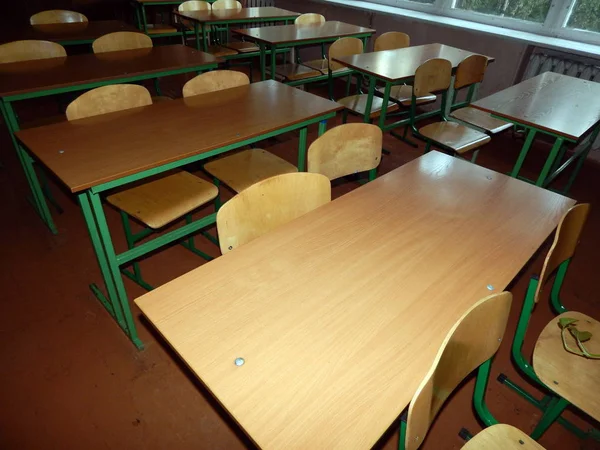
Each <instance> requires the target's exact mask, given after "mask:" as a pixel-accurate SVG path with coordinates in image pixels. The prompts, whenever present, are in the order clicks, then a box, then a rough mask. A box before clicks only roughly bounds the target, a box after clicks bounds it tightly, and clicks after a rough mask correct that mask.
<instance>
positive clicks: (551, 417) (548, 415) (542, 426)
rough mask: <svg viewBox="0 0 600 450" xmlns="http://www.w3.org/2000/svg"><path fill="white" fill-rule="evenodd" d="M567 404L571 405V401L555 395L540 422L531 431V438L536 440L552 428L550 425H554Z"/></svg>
mask: <svg viewBox="0 0 600 450" xmlns="http://www.w3.org/2000/svg"><path fill="white" fill-rule="evenodd" d="M567 406H569V402H568V401H566V400H565V399H564V398H561V397H554V398H553V399H552V400H551V401H550V404H549V405H548V408H547V409H546V411H545V412H544V415H543V416H542V418H541V419H540V422H539V423H538V424H537V426H536V427H535V429H534V430H533V432H532V433H531V438H532V439H535V440H537V439H539V438H540V437H541V436H542V434H544V433H545V432H546V430H547V429H548V428H550V425H552V424H553V423H554V422H555V421H556V419H558V417H559V416H560V415H561V414H562V412H563V411H564V410H565V408H566V407H567Z"/></svg>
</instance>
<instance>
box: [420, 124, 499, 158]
mask: <svg viewBox="0 0 600 450" xmlns="http://www.w3.org/2000/svg"><path fill="white" fill-rule="evenodd" d="M419 133H421V134H422V135H423V136H425V137H426V138H428V139H429V140H431V141H434V142H437V143H439V144H441V145H443V146H444V147H448V148H450V149H452V150H454V151H455V152H456V153H458V154H459V155H462V154H463V153H466V152H468V151H470V150H474V149H476V148H479V147H481V146H482V145H484V144H487V143H488V142H489V141H490V140H491V139H490V137H489V136H488V135H487V134H485V133H482V132H481V131H477V130H474V129H472V128H469V127H466V126H464V125H461V124H459V123H455V122H436V123H431V124H429V125H426V126H424V127H423V128H420V129H419Z"/></svg>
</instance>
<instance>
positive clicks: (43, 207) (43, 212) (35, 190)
mask: <svg viewBox="0 0 600 450" xmlns="http://www.w3.org/2000/svg"><path fill="white" fill-rule="evenodd" d="M0 109H2V115H3V117H4V122H5V123H6V127H7V128H8V133H9V134H10V138H11V139H12V143H13V146H14V148H15V150H16V152H17V157H18V158H19V162H20V163H21V167H23V171H24V172H25V177H26V178H27V182H28V184H29V188H30V189H31V194H32V196H33V203H34V207H35V209H36V211H37V213H38V214H39V216H40V218H41V219H42V221H43V222H44V223H45V224H46V226H47V227H48V228H49V229H50V231H51V232H52V233H53V234H58V231H57V229H56V225H54V220H53V219H52V215H51V214H50V210H49V209H48V204H47V203H46V198H45V197H44V193H43V191H42V187H41V186H40V182H39V180H38V177H37V174H36V173H35V168H34V167H33V160H32V159H31V157H30V156H29V155H28V154H27V152H25V151H24V150H23V149H22V148H21V146H20V145H19V144H18V142H17V139H16V138H15V133H16V132H17V131H19V122H18V121H17V116H16V114H15V112H14V110H13V108H12V105H11V104H10V102H4V101H1V102H0Z"/></svg>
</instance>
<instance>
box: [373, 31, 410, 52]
mask: <svg viewBox="0 0 600 450" xmlns="http://www.w3.org/2000/svg"><path fill="white" fill-rule="evenodd" d="M409 46H410V36H409V35H408V34H406V33H402V32H400V31H388V32H387V33H383V34H382V35H381V36H378V37H377V39H375V46H374V47H373V49H374V50H375V51H376V52H379V51H382V50H395V49H397V48H406V47H409Z"/></svg>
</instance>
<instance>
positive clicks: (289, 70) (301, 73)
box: [275, 63, 323, 81]
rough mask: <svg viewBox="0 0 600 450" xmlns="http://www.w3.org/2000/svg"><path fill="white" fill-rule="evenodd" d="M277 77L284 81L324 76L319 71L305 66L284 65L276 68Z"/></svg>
mask: <svg viewBox="0 0 600 450" xmlns="http://www.w3.org/2000/svg"><path fill="white" fill-rule="evenodd" d="M275 75H276V76H278V77H281V78H283V79H284V80H289V81H294V80H304V79H305V78H312V77H319V76H321V75H323V73H322V72H320V71H319V70H317V69H313V68H311V67H307V66H304V65H302V64H293V63H288V64H283V65H280V66H276V67H275Z"/></svg>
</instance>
